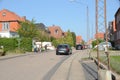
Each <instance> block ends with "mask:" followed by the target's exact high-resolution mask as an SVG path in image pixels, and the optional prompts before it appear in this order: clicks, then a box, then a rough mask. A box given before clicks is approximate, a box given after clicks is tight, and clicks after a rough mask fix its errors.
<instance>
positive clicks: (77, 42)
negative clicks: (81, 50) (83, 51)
mask: <svg viewBox="0 0 120 80" xmlns="http://www.w3.org/2000/svg"><path fill="white" fill-rule="evenodd" d="M81 43H82V37H81V36H76V44H81Z"/></svg>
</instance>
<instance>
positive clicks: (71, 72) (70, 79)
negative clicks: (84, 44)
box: [51, 53, 86, 80]
mask: <svg viewBox="0 0 120 80" xmlns="http://www.w3.org/2000/svg"><path fill="white" fill-rule="evenodd" d="M79 60H81V56H80V54H79V53H76V54H74V55H72V56H70V57H69V58H68V59H67V60H66V61H64V62H63V63H62V65H61V66H60V67H59V68H58V70H57V71H56V72H55V74H54V75H53V77H52V78H51V80H56V79H59V80H86V79H85V75H84V71H83V67H82V65H81V63H79Z"/></svg>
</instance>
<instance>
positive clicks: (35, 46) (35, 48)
mask: <svg viewBox="0 0 120 80" xmlns="http://www.w3.org/2000/svg"><path fill="white" fill-rule="evenodd" d="M34 52H37V45H36V43H34Z"/></svg>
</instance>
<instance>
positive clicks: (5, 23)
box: [2, 22, 10, 31]
mask: <svg viewBox="0 0 120 80" xmlns="http://www.w3.org/2000/svg"><path fill="white" fill-rule="evenodd" d="M9 26H10V24H9V22H3V23H2V30H3V31H4V30H9Z"/></svg>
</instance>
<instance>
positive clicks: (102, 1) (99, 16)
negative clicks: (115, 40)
mask: <svg viewBox="0 0 120 80" xmlns="http://www.w3.org/2000/svg"><path fill="white" fill-rule="evenodd" d="M98 32H102V33H105V41H106V44H107V43H108V30H107V18H106V0H96V39H98V36H97V34H98ZM97 44H98V41H97ZM106 49H107V48H106ZM105 53H106V55H107V62H108V70H110V56H109V53H108V51H107V50H106V51H105ZM99 57H100V56H99V50H98V48H97V58H98V69H99Z"/></svg>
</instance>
